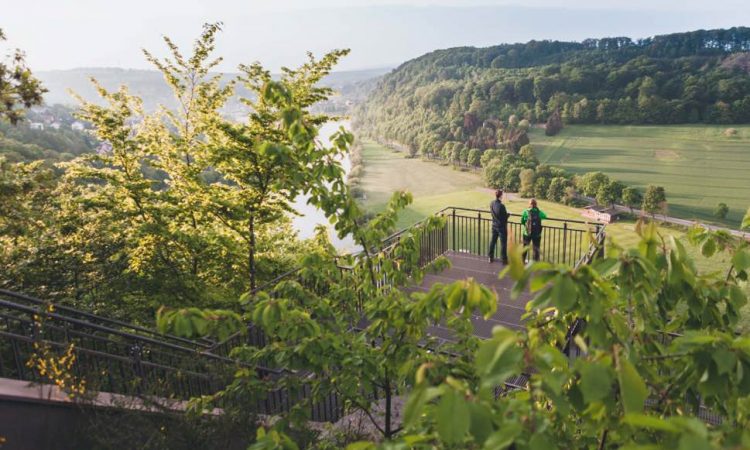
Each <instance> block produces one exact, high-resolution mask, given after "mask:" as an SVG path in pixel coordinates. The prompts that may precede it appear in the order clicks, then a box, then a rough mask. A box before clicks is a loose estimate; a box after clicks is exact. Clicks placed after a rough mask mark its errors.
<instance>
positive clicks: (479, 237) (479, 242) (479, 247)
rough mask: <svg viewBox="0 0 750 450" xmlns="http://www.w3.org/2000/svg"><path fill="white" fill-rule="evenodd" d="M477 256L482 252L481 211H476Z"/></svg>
mask: <svg viewBox="0 0 750 450" xmlns="http://www.w3.org/2000/svg"><path fill="white" fill-rule="evenodd" d="M476 254H477V256H481V254H482V212H481V211H479V212H477V253H476Z"/></svg>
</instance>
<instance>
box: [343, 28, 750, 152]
mask: <svg viewBox="0 0 750 450" xmlns="http://www.w3.org/2000/svg"><path fill="white" fill-rule="evenodd" d="M749 50H750V28H745V27H738V28H731V29H725V30H724V29H721V30H708V31H706V30H700V31H694V32H688V33H677V34H669V35H664V36H656V37H653V38H648V39H641V40H633V39H630V38H626V37H616V38H604V39H587V40H584V41H583V42H559V41H530V42H528V43H525V44H505V45H498V46H493V47H487V48H474V47H460V48H452V49H445V50H437V51H434V52H431V53H428V54H426V55H424V56H421V57H419V58H416V59H414V60H411V61H408V62H406V63H404V64H402V65H401V66H399V67H398V68H397V69H395V70H394V71H393V72H391V73H389V74H388V75H386V76H385V77H384V78H383V79H382V80H381V81H380V83H379V84H378V86H377V87H376V89H375V91H374V92H373V93H372V95H371V96H370V97H369V100H368V101H367V102H366V103H364V104H363V105H361V106H360V107H359V108H358V110H357V112H356V114H355V117H356V119H357V121H356V126H357V127H358V129H359V130H360V131H361V132H362V133H365V134H370V135H372V136H375V137H378V138H381V139H384V140H391V141H397V142H399V143H401V144H403V145H406V146H408V147H410V148H411V149H412V150H413V151H414V152H415V153H416V152H423V153H430V152H433V153H435V152H439V151H440V149H441V148H442V146H443V145H444V143H445V142H449V141H459V142H462V143H465V144H467V145H469V146H470V147H479V148H480V149H485V148H494V147H495V145H496V140H497V139H496V136H497V134H498V128H499V127H498V120H499V121H505V120H507V119H508V118H510V117H511V116H513V115H515V116H517V117H518V118H519V119H525V120H528V121H529V122H530V123H531V124H535V123H540V122H546V121H547V120H548V118H549V117H550V115H552V114H553V113H555V112H559V114H560V116H561V119H562V121H563V122H564V123H566V124H575V123H585V124H682V123H712V124H729V123H748V122H750V54H749V53H748V51H749ZM428 147H429V148H430V149H429V150H428ZM435 149H437V150H435Z"/></svg>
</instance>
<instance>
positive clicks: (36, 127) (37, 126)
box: [29, 122, 44, 130]
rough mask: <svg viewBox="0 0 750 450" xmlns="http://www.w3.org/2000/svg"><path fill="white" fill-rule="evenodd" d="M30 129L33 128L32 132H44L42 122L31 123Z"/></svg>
mask: <svg viewBox="0 0 750 450" xmlns="http://www.w3.org/2000/svg"><path fill="white" fill-rule="evenodd" d="M29 128H31V129H32V130H43V129H44V124H43V123H42V122H31V123H30V124H29Z"/></svg>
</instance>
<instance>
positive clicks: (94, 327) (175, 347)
mask: <svg viewBox="0 0 750 450" xmlns="http://www.w3.org/2000/svg"><path fill="white" fill-rule="evenodd" d="M0 307H5V308H8V309H11V310H16V311H21V312H25V313H28V314H32V315H42V316H45V317H48V318H52V319H57V320H61V321H63V322H67V323H70V324H74V325H78V326H81V327H84V328H89V329H91V330H94V331H104V332H107V333H109V334H112V335H115V336H120V337H125V338H128V339H130V340H135V341H139V342H142V343H146V344H151V345H154V346H156V347H164V348H167V349H170V350H174V351H179V352H184V353H189V354H196V353H198V354H201V355H204V356H206V357H208V358H211V359H216V360H221V361H223V362H232V363H234V362H235V361H234V360H232V359H229V358H224V357H221V356H218V355H214V354H212V353H208V352H205V351H200V350H196V349H192V348H188V347H182V346H179V345H177V344H172V343H170V342H164V341H159V340H156V339H153V338H151V337H148V336H141V335H138V334H132V333H128V332H125V331H120V330H115V329H112V328H107V327H104V326H101V325H97V324H92V323H89V322H85V321H83V320H79V319H74V318H71V317H67V316H62V315H60V314H57V313H54V312H49V311H43V310H41V311H40V310H38V309H36V308H33V307H31V306H27V305H20V304H18V303H13V302H9V301H7V300H3V299H0Z"/></svg>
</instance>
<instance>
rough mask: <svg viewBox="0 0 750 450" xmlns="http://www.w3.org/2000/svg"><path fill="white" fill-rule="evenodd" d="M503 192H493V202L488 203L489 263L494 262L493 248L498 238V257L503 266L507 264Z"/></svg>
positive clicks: (505, 217) (505, 212)
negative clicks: (490, 235)
mask: <svg viewBox="0 0 750 450" xmlns="http://www.w3.org/2000/svg"><path fill="white" fill-rule="evenodd" d="M502 197H503V191H501V190H500V189H498V190H496V191H495V200H494V201H492V202H491V203H490V212H491V213H492V237H491V238H490V251H489V256H490V262H493V261H494V260H495V246H496V245H497V238H498V237H499V238H500V256H501V258H502V261H503V264H508V217H509V216H510V214H508V210H507V209H505V205H503V202H502V200H501V199H502Z"/></svg>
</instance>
